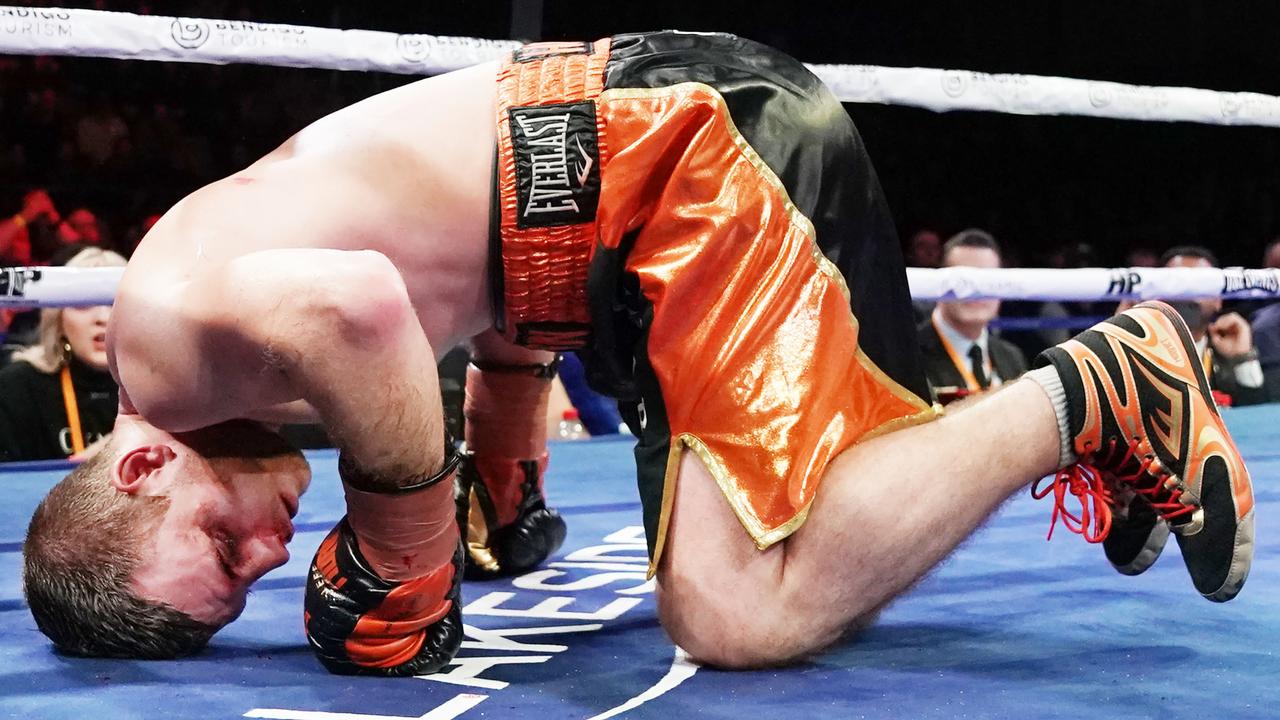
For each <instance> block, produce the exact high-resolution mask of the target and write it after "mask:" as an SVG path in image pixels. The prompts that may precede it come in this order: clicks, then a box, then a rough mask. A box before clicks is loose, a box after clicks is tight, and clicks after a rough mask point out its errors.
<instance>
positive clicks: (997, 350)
mask: <svg viewBox="0 0 1280 720" xmlns="http://www.w3.org/2000/svg"><path fill="white" fill-rule="evenodd" d="M958 265H964V266H970V267H981V268H998V267H1000V246H999V244H997V243H996V241H995V238H993V237H991V235H990V234H989V233H987V232H984V231H982V230H976V229H970V230H964V231H962V232H960V233H957V234H956V235H955V236H953V237H952V238H951V239H949V240H947V242H946V244H945V245H943V246H942V266H943V267H954V266H958ZM999 312H1000V301H999V300H967V301H960V302H940V303H938V305H937V307H935V308H934V310H933V313H932V315H930V316H929V319H928V320H926V321H925V322H924V323H922V324H921V325H920V348H921V350H922V351H923V353H924V362H925V373H926V374H927V375H928V377H929V384H930V386H932V388H933V392H934V395H935V398H936V399H938V400H940V401H941V402H944V403H945V402H949V401H951V400H954V399H956V398H958V397H962V396H965V395H970V394H973V393H977V392H982V391H985V390H988V389H990V388H993V387H997V386H999V385H1001V384H1002V383H1006V382H1009V381H1011V380H1013V379H1014V378H1016V377H1018V376H1019V375H1021V374H1022V373H1024V372H1026V370H1027V359H1026V357H1025V356H1023V354H1022V351H1021V350H1019V349H1018V348H1017V346H1015V345H1014V344H1013V343H1010V342H1008V341H1006V340H1002V339H1001V338H998V337H996V336H995V335H993V334H992V333H991V331H990V330H988V328H987V326H988V325H989V324H990V323H991V321H992V320H994V319H995V317H996V315H997V314H998V313H999Z"/></svg>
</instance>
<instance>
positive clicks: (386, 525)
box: [303, 438, 464, 676]
mask: <svg viewBox="0 0 1280 720" xmlns="http://www.w3.org/2000/svg"><path fill="white" fill-rule="evenodd" d="M445 452H446V457H445V463H444V467H443V468H442V469H441V470H440V472H438V473H436V474H434V475H432V476H430V477H428V478H425V479H423V480H422V481H420V482H415V483H413V484H411V485H408V486H405V487H402V488H399V489H397V490H396V491H394V492H385V491H379V490H372V489H370V485H369V484H367V483H361V482H360V475H359V472H358V471H357V470H355V469H354V468H353V467H351V466H350V465H349V464H348V463H345V462H344V461H343V460H342V459H340V460H339V463H338V466H339V472H340V474H341V475H342V478H343V486H344V488H345V489H346V493H347V508H348V515H347V516H346V517H344V518H343V519H342V520H341V521H339V522H338V525H337V526H336V527H335V528H334V529H333V530H332V531H331V532H330V533H329V535H328V536H327V537H326V538H325V539H324V542H322V543H320V548H319V549H318V550H317V551H316V555H315V558H314V559H313V560H312V562H311V571H310V572H309V573H308V575H307V590H306V599H305V604H304V607H305V611H304V614H303V620H304V623H305V625H306V631H307V641H308V642H309V643H310V644H311V648H312V650H314V651H315V653H316V657H317V658H318V659H319V660H320V662H321V664H323V665H324V666H325V668H327V669H328V670H329V671H330V672H332V673H335V674H339V675H385V676H404V675H424V674H428V673H433V672H436V671H438V670H440V669H441V668H443V667H444V666H445V665H447V664H449V661H450V660H452V659H453V656H454V655H455V654H456V653H457V652H458V647H459V646H460V645H461V644H462V634H463V633H462V603H461V597H460V588H461V580H462V578H461V575H462V572H461V571H462V565H463V557H464V551H463V543H462V542H461V538H460V536H459V532H458V523H457V518H456V515H455V512H456V510H455V506H454V504H453V497H452V495H453V480H454V477H455V475H456V474H457V469H458V465H459V462H460V461H461V456H460V455H459V453H458V452H457V451H456V450H455V449H454V447H453V443H452V442H451V441H449V440H448V439H447V438H446V443H445ZM442 498H443V503H442V502H441V499H442ZM362 526H363V527H362ZM445 542H448V543H451V544H452V546H453V548H454V551H453V554H452V556H451V558H450V559H449V560H448V561H446V562H444V563H443V564H442V565H438V566H437V567H435V568H430V569H428V571H427V572H425V573H423V574H421V575H417V576H414V577H409V578H407V579H395V580H388V579H385V578H384V577H383V576H382V575H381V574H379V571H377V570H375V563H374V562H372V561H371V560H370V559H368V558H366V552H365V551H363V550H362V549H361V548H362V546H363V547H364V548H366V549H367V550H368V551H369V553H376V556H377V557H386V556H387V555H392V556H397V557H403V558H405V564H406V569H407V568H410V567H413V568H414V569H415V570H418V569H421V568H420V567H416V566H413V563H412V558H413V555H412V554H413V553H419V552H423V551H424V549H426V548H430V547H432V546H434V547H435V548H437V550H438V548H439V547H440V543H445ZM437 554H438V553H437ZM384 572H385V571H384Z"/></svg>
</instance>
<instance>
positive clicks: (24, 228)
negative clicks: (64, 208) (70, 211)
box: [0, 190, 60, 265]
mask: <svg viewBox="0 0 1280 720" xmlns="http://www.w3.org/2000/svg"><path fill="white" fill-rule="evenodd" d="M59 220H60V217H59V215H58V209H57V208H55V207H54V206H53V199H52V198H50V197H49V193H47V192H45V191H44V190H32V191H31V192H29V193H27V194H26V196H25V197H23V198H22V209H21V210H19V211H18V212H17V214H15V215H13V216H12V217H8V218H5V219H4V220H0V265H30V264H31V262H32V237H33V236H37V235H38V234H40V230H41V229H42V228H49V227H52V226H54V225H56V224H57V223H58V222H59Z"/></svg>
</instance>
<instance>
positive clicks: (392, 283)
mask: <svg viewBox="0 0 1280 720" xmlns="http://www.w3.org/2000/svg"><path fill="white" fill-rule="evenodd" d="M147 300H148V302H146V303H144V302H142V301H140V300H139V299H137V298H123V302H121V303H120V304H119V305H118V310H117V315H124V317H125V318H126V320H125V321H124V322H121V323H118V325H117V328H116V330H117V333H116V335H117V337H115V338H114V339H113V345H114V349H115V364H116V366H117V372H118V378H119V380H120V382H121V386H122V387H123V388H125V390H126V392H125V395H126V396H127V398H128V399H129V400H130V401H131V403H132V404H133V405H134V406H135V407H136V408H137V410H138V411H139V412H140V413H141V414H142V415H143V416H144V417H146V418H147V419H148V420H149V421H150V422H152V423H153V424H155V425H157V426H158V427H162V428H164V429H166V430H170V431H182V430H191V429H195V428H199V427H204V426H208V425H212V424H215V423H218V422H222V421H225V420H231V419H234V418H243V417H253V416H254V415H255V414H261V413H264V412H267V411H269V410H270V409H271V408H276V407H278V406H282V405H285V404H289V403H295V402H297V401H304V402H306V403H307V404H309V405H310V406H311V407H313V408H314V409H315V411H316V413H317V414H318V415H319V417H320V419H321V421H322V422H324V424H325V425H326V427H327V429H328V431H329V433H330V435H331V437H332V438H333V439H334V440H335V441H336V442H337V444H338V446H339V447H341V448H342V449H343V451H344V453H345V454H346V455H347V456H348V457H349V458H350V459H351V460H353V461H354V462H355V463H356V464H357V465H358V466H359V467H360V468H361V469H362V470H363V471H364V472H365V473H366V474H368V475H369V476H372V477H377V478H385V479H386V480H385V482H387V483H388V484H390V485H392V486H394V485H395V484H396V483H399V482H403V481H406V480H408V479H411V478H414V477H418V476H421V475H423V474H424V473H425V474H430V473H432V472H434V471H436V470H437V469H439V467H440V464H441V462H442V458H443V455H444V448H443V442H442V438H443V433H444V430H443V419H442V417H441V412H440V398H439V387H438V380H437V377H436V372H435V359H434V357H433V354H432V351H431V347H430V345H429V343H428V342H427V339H426V335H425V333H423V331H422V327H421V326H420V325H419V323H418V319H417V315H416V314H415V312H414V310H413V307H412V305H411V304H410V301H409V296H408V291H407V290H406V288H405V285H404V282H403V279H402V278H401V277H400V274H399V272H398V271H397V270H396V268H395V267H394V266H393V265H392V264H391V262H390V261H389V260H388V259H387V258H386V257H385V256H383V255H381V254H380V253H376V252H370V251H342V250H325V249H282V250H267V251H262V252H257V253H251V254H249V255H244V256H241V257H237V258H235V259H233V260H231V261H228V262H226V263H224V264H223V265H222V266H221V267H218V268H211V269H208V270H205V271H203V272H201V273H200V274H199V275H198V276H197V277H196V278H194V279H193V280H192V281H191V282H190V283H188V284H186V285H185V286H183V287H181V288H180V289H179V290H178V291H177V292H176V293H175V296H174V297H170V298H148V299H147ZM121 311H123V313H122V312H121ZM294 407H297V406H294Z"/></svg>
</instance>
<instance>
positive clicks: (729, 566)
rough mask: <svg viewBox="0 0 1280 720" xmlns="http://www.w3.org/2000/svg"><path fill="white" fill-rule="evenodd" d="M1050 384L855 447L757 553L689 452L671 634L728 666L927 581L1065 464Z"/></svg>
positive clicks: (677, 509) (681, 490)
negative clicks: (1013, 497)
mask: <svg viewBox="0 0 1280 720" xmlns="http://www.w3.org/2000/svg"><path fill="white" fill-rule="evenodd" d="M1058 453H1059V439H1058V426H1057V421H1056V420H1055V418H1054V414H1053V410H1052V408H1051V406H1050V404H1049V400H1048V398H1047V397H1046V396H1045V394H1044V392H1043V391H1042V390H1041V389H1040V388H1039V386H1037V385H1036V384H1035V383H1032V382H1026V381H1024V382H1018V383H1015V384H1013V385H1010V386H1009V387H1007V388H1005V389H1004V390H1003V391H1001V392H999V393H997V394H995V395H992V396H991V397H989V398H986V399H984V400H982V401H979V402H976V403H974V404H973V405H972V406H970V407H969V408H968V409H967V410H965V411H964V412H961V413H955V414H948V415H947V416H946V417H943V418H941V419H940V420H937V421H935V422H932V423H928V424H925V425H918V426H915V427H910V428H906V429H903V430H900V431H897V432H893V433H890V434H887V435H882V436H880V437H878V438H874V439H872V440H868V441H866V442H863V443H860V444H858V445H854V446H853V447H851V448H849V449H848V450H846V451H845V452H844V453H842V454H841V455H839V456H838V457H837V458H836V459H835V460H834V461H833V462H832V463H831V464H830V465H829V466H828V468H827V472H826V474H825V476H824V477H823V480H822V484H821V487H820V489H819V492H818V496H817V499H816V500H815V502H814V505H813V508H812V511H811V512H810V514H809V518H808V520H807V521H806V523H805V524H804V526H803V527H801V528H800V529H799V530H798V531H796V533H795V534H794V535H792V536H791V537H789V538H788V539H786V540H785V541H783V542H780V543H778V544H776V545H774V546H772V547H770V548H769V549H768V550H764V551H761V550H757V549H756V547H755V543H754V542H753V541H752V539H751V537H750V536H749V535H748V534H747V533H746V532H744V531H743V529H742V525H741V524H740V522H739V521H738V519H737V517H736V516H735V515H734V513H733V511H732V510H731V509H730V507H729V504H728V502H726V500H725V497H724V494H723V493H722V492H721V491H720V489H719V488H718V487H717V486H716V483H715V482H714V480H712V478H711V477H710V475H709V474H708V472H707V469H706V468H705V467H704V466H703V465H702V463H701V462H700V461H698V459H697V458H696V457H694V456H693V454H692V453H689V452H685V453H684V454H683V456H682V458H681V463H680V472H679V476H678V478H677V481H676V483H677V484H676V487H675V500H674V504H673V507H672V512H671V518H670V525H669V527H668V536H667V541H666V542H667V545H666V549H665V551H664V554H663V556H662V560H661V563H660V565H659V568H658V608H659V614H660V616H661V619H662V622H663V625H664V627H665V628H666V629H667V632H668V633H669V634H670V635H671V637H672V639H673V640H674V641H675V642H676V644H678V645H680V646H681V647H682V648H684V649H685V650H686V651H687V652H689V653H690V655H691V656H692V657H693V658H695V659H697V660H699V661H701V662H704V663H708V664H712V665H717V666H721V667H729V668H745V667H759V666H763V665H771V664H778V663H783V662H787V661H790V660H794V659H797V658H799V657H802V656H804V655H805V654H807V653H810V652H813V651H816V650H819V649H821V648H822V647H824V646H825V645H828V644H830V643H831V642H834V641H835V640H836V639H838V638H839V637H840V635H841V634H842V633H844V632H845V631H846V630H848V629H849V628H850V627H853V626H858V625H860V624H864V623H865V621H866V620H867V618H868V616H869V615H871V614H873V613H874V612H875V611H876V610H878V609H879V608H880V607H882V606H883V605H884V604H885V603H886V602H888V601H889V600H891V599H893V598H894V597H896V596H897V595H898V594H900V593H901V592H903V591H904V590H906V589H907V588H908V587H910V586H911V585H912V584H913V583H914V582H915V581H916V580H918V579H919V578H920V577H922V576H923V575H924V574H925V573H926V572H928V571H929V569H930V568H932V567H933V566H934V565H936V564H937V563H938V562H939V561H940V560H941V559H942V558H944V557H945V556H946V555H947V554H948V553H949V552H950V551H951V550H952V549H953V548H955V547H956V546H957V545H958V544H959V543H960V542H961V541H962V540H964V538H965V537H967V536H968V535H969V534H970V533H972V532H973V530H974V529H975V528H976V527H977V526H978V525H979V524H980V523H981V522H982V521H983V520H984V519H985V518H986V517H987V516H988V515H989V514H990V513H991V511H992V510H994V509H995V508H996V507H997V506H998V505H999V504H1000V503H1001V502H1002V501H1003V500H1004V499H1005V498H1006V497H1008V496H1009V495H1010V494H1011V493H1013V492H1014V491H1016V490H1017V489H1018V488H1020V487H1022V486H1023V485H1025V484H1026V483H1027V482H1029V481H1031V480H1033V479H1035V478H1038V477H1041V476H1043V475H1045V474H1047V473H1049V472H1052V471H1053V470H1054V469H1055V468H1056V467H1057V464H1058Z"/></svg>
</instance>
